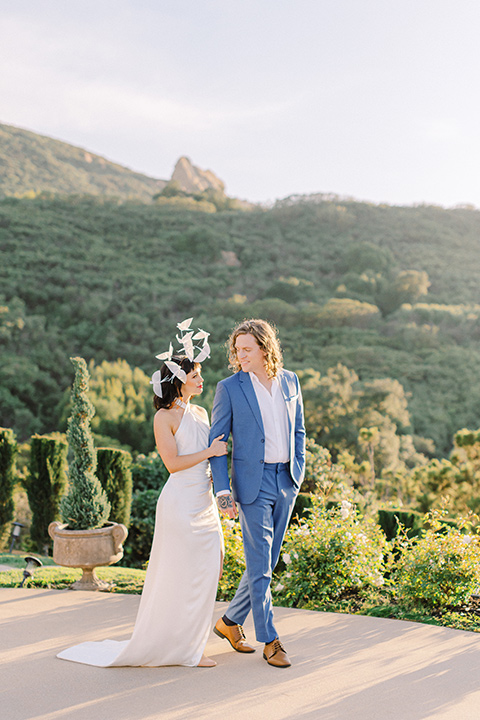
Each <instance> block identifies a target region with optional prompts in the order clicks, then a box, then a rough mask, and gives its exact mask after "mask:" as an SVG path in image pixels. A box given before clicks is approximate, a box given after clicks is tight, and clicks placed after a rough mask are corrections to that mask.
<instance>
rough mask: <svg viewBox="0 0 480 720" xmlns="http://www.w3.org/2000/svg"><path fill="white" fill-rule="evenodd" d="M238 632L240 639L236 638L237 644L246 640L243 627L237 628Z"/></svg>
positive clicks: (237, 626) (238, 626)
mask: <svg viewBox="0 0 480 720" xmlns="http://www.w3.org/2000/svg"><path fill="white" fill-rule="evenodd" d="M235 627H236V629H237V631H238V637H237V638H235V641H236V642H239V641H240V640H246V637H245V633H244V632H243V627H242V626H241V625H236V626H235Z"/></svg>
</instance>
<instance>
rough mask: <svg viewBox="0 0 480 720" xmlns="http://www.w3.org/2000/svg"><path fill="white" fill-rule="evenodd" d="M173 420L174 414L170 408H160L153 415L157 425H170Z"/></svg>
mask: <svg viewBox="0 0 480 720" xmlns="http://www.w3.org/2000/svg"><path fill="white" fill-rule="evenodd" d="M173 420H174V418H173V414H172V411H171V410H170V409H169V408H160V410H157V412H156V413H155V415H154V417H153V422H154V423H155V425H161V426H165V425H168V426H170V425H171V424H172V422H173Z"/></svg>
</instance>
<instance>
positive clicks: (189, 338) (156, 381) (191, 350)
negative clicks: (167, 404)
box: [150, 318, 210, 397]
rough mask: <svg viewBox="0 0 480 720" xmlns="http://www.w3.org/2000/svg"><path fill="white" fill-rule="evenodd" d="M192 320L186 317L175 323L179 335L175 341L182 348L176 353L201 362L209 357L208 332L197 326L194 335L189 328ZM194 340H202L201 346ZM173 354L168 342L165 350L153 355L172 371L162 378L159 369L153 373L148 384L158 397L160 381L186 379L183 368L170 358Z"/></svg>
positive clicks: (161, 393) (160, 394) (183, 380)
mask: <svg viewBox="0 0 480 720" xmlns="http://www.w3.org/2000/svg"><path fill="white" fill-rule="evenodd" d="M192 320H193V318H187V320H184V321H183V322H181V323H178V324H177V328H178V329H179V330H180V337H179V336H178V335H177V336H176V339H177V342H178V343H179V344H180V345H182V349H181V350H178V351H177V352H176V354H177V355H178V354H185V355H186V356H187V358H188V359H189V360H190V361H191V362H192V363H201V362H203V361H204V360H206V359H207V358H209V357H210V345H209V344H208V338H209V336H210V333H208V332H205V330H202V329H201V328H199V329H198V332H197V333H196V334H195V335H194V334H193V333H194V331H193V330H191V328H190V326H191V324H192ZM194 340H197V341H201V340H202V341H203V343H202V346H201V347H200V345H195V344H194V342H193V341H194ZM195 351H198V353H197V355H195ZM174 354H175V353H174V350H173V345H172V343H170V346H169V348H168V350H167V351H166V352H163V353H160V354H159V355H156V356H155V357H156V358H157V359H158V360H163V362H164V364H165V365H166V367H167V368H168V370H169V371H170V372H171V373H172V374H171V375H168V374H166V375H165V376H164V377H163V378H162V373H161V370H157V371H156V372H154V373H153V375H152V379H151V381H150V385H153V391H154V393H155V395H158V397H163V392H162V383H164V382H172V381H173V379H174V378H176V377H177V378H178V379H179V380H180V382H182V383H184V382H186V381H187V375H186V373H185V370H183V369H182V368H181V367H180V365H179V364H178V363H176V362H175V361H174V360H172V357H173V355H174Z"/></svg>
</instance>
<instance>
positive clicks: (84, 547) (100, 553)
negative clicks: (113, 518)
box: [48, 521, 128, 590]
mask: <svg viewBox="0 0 480 720" xmlns="http://www.w3.org/2000/svg"><path fill="white" fill-rule="evenodd" d="M48 534H49V535H50V537H51V538H52V540H53V561H54V562H55V563H57V565H63V566H65V567H73V568H77V567H78V568H82V570H83V575H82V577H81V578H80V580H77V581H76V582H74V583H73V585H71V586H70V587H71V589H72V590H108V589H109V588H110V587H111V586H110V585H109V584H108V583H106V582H104V581H103V580H99V579H98V577H97V576H96V574H95V568H96V567H101V566H102V565H113V564H114V563H116V562H118V561H119V560H121V559H122V557H123V547H122V543H123V542H124V540H125V538H126V537H127V535H128V530H127V528H126V527H125V525H122V524H121V523H112V522H108V523H106V525H105V526H104V527H102V528H96V529H95V530H69V529H67V525H66V524H64V523H60V522H58V521H55V522H52V523H50V525H49V526H48Z"/></svg>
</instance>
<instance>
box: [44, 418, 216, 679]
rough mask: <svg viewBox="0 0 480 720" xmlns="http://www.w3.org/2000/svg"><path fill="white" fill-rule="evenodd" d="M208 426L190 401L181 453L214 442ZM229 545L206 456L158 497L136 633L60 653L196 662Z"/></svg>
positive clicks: (112, 661)
mask: <svg viewBox="0 0 480 720" xmlns="http://www.w3.org/2000/svg"><path fill="white" fill-rule="evenodd" d="M208 434H209V426H208V421H207V420H206V418H205V416H204V415H202V413H201V411H199V409H198V408H197V407H195V406H194V405H190V404H187V407H186V409H185V412H184V414H183V416H182V420H181V422H180V426H179V428H178V430H177V432H176V433H175V440H176V443H177V450H178V454H179V455H188V454H190V453H195V452H198V451H200V450H203V449H205V448H206V447H207V446H208ZM222 553H223V536H222V531H221V525H220V519H219V515H218V511H217V506H216V503H215V501H214V499H213V493H212V485H211V481H210V473H209V464H208V461H205V462H202V463H199V464H198V465H195V466H194V467H192V468H189V469H188V470H181V471H179V472H176V473H173V474H172V475H170V477H169V479H168V481H167V483H166V484H165V486H164V488H163V490H162V492H161V495H160V497H159V499H158V504H157V514H156V521H155V533H154V537H153V544H152V550H151V554H150V561H149V563H148V570H147V574H146V577H145V584H144V588H143V593H142V597H141V599H140V606H139V609H138V615H137V619H136V622H135V627H134V630H133V635H132V637H131V638H130V640H126V641H123V642H118V641H115V640H103V641H102V642H84V643H81V644H80V645H75V646H74V647H71V648H68V649H67V650H64V651H62V652H61V653H59V654H58V655H57V657H59V658H61V659H62V660H72V661H73V662H78V663H84V664H87V665H96V666H98V667H116V666H124V665H130V666H139V665H146V666H150V667H157V666H160V665H187V666H189V667H195V666H196V665H198V663H199V661H200V659H201V657H202V654H203V651H204V648H205V645H206V642H207V638H208V634H209V632H210V629H211V626H212V616H213V610H214V603H215V596H216V590H217V584H218V576H219V573H220V563H221V556H222Z"/></svg>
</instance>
